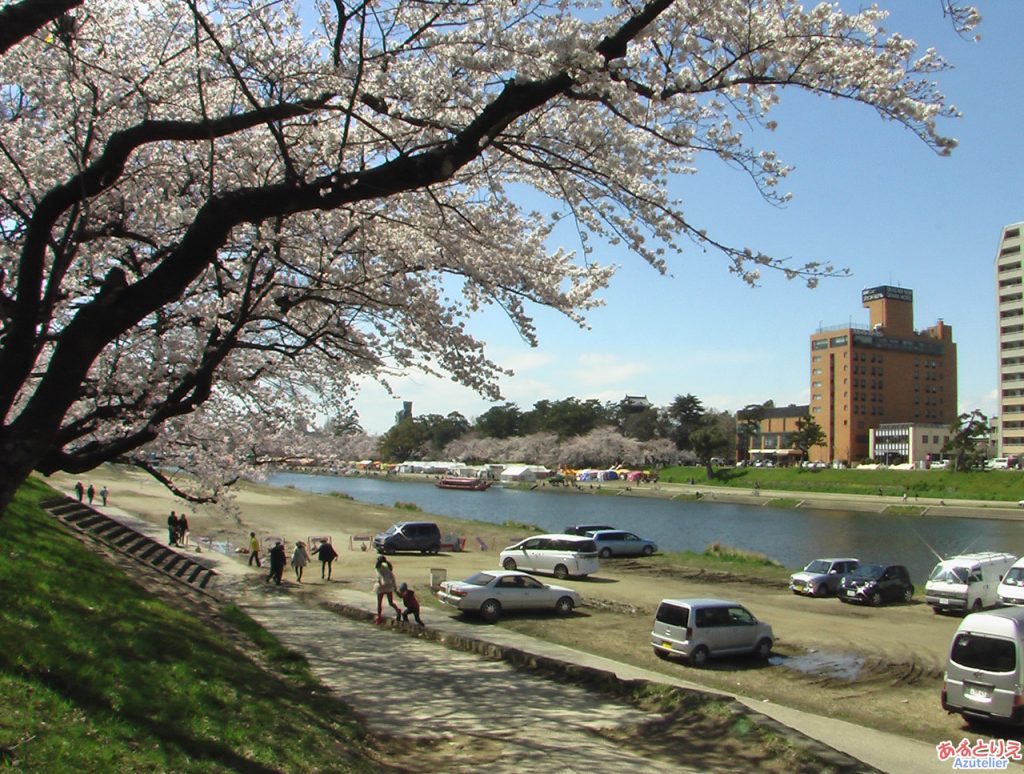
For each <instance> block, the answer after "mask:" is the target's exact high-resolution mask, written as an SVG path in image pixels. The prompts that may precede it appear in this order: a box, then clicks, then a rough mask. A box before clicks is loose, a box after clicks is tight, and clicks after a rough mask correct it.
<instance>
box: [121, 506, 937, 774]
mask: <svg viewBox="0 0 1024 774" xmlns="http://www.w3.org/2000/svg"><path fill="white" fill-rule="evenodd" d="M106 512H107V513H109V514H110V515H112V516H117V517H118V518H120V519H122V520H123V521H125V522H126V523H130V524H131V526H133V527H135V528H136V529H138V530H139V531H142V532H145V533H146V534H152V535H153V536H155V537H157V538H159V537H160V536H161V534H162V532H163V531H162V530H161V529H160V528H159V527H156V526H154V525H152V524H150V523H149V522H146V521H143V520H140V519H137V518H135V517H133V516H131V515H129V514H126V513H124V512H119V511H117V509H113V508H108V509H106ZM203 556H204V560H205V561H206V562H208V563H211V564H214V565H215V567H216V569H217V572H218V573H219V574H220V577H219V578H218V582H217V586H216V589H215V590H216V591H218V592H219V593H221V594H223V595H224V596H226V597H228V598H231V599H232V600H233V601H235V602H236V603H238V604H239V605H240V606H241V607H243V609H245V610H246V612H248V613H249V614H250V615H252V616H253V617H254V618H255V619H256V620H258V621H259V622H260V623H261V624H262V625H263V626H265V627H266V628H267V629H268V630H269V631H271V632H272V633H273V634H274V635H275V636H277V637H278V638H279V639H281V640H282V641H283V642H284V643H286V644H287V645H288V646H289V647H290V648H292V649H294V650H296V651H298V652H301V653H304V654H306V655H307V657H308V658H309V660H310V663H311V665H312V666H313V669H314V671H315V672H316V674H317V675H318V677H319V678H320V679H321V680H323V681H324V683H325V684H327V685H329V686H331V687H332V688H334V689H335V690H338V691H339V692H340V693H341V694H343V695H344V697H345V701H346V702H347V703H349V704H350V705H351V706H352V707H353V708H354V709H355V710H356V711H357V712H358V713H360V714H361V715H362V716H363V717H364V718H365V719H366V721H367V723H368V725H369V727H370V729H371V730H373V731H383V732H385V733H397V732H398V731H399V729H403V730H404V729H408V728H412V729H414V730H416V729H418V730H419V731H420V732H422V734H423V735H460V734H468V735H470V736H476V735H480V736H482V735H483V733H484V732H485V731H486V733H487V735H488V736H491V737H493V736H497V737H499V738H500V739H502V740H504V741H505V742H506V743H507V745H509V746H510V747H506V748H505V749H504V750H503V752H502V753H501V754H500V755H499V754H498V753H496V755H499V758H498V759H496V760H495V762H494V763H495V766H497V767H498V769H500V770H506V767H507V770H511V769H513V768H514V769H515V770H517V771H534V770H536V771H540V770H543V771H545V772H549V771H551V770H552V769H554V770H562V771H569V772H571V771H587V772H604V771H608V772H620V771H623V770H643V771H694V770H703V771H708V770H716V767H715V766H714V764H713V763H712V764H711V765H708V763H709V762H708V761H706V760H704V759H702V762H701V764H698V768H688V767H687V766H685V765H683V764H679V765H676V766H671V767H667V766H666V764H664V763H660V762H654V761H651V760H649V759H646V758H643V757H642V756H641V755H638V754H637V753H636V752H633V751H631V750H629V749H628V747H629V746H626V747H627V749H624V748H623V745H621V744H619V743H616V742H614V741H609V740H608V739H605V738H603V737H602V736H601V735H600V734H598V733H596V730H597V729H598V728H602V729H613V732H614V733H613V736H614V735H621V734H628V732H629V729H630V728H631V727H636V725H637V724H642V723H644V722H649V721H650V720H651V719H652V718H651V716H649V715H646V714H645V713H642V712H639V711H637V710H636V709H634V708H633V707H631V706H627V705H625V704H621V703H618V702H614V701H608V700H604V699H602V698H601V697H599V696H597V695H596V694H594V693H593V692H588V691H586V690H585V689H582V688H580V689H574V688H573V687H571V686H567V685H565V684H563V683H558V684H555V683H552V682H550V681H546V680H543V679H541V678H532V677H530V676H529V675H525V674H523V673H522V672H521V671H516V670H513V669H512V668H511V667H508V666H507V665H505V664H503V663H501V662H496V661H493V660H490V659H484V658H481V657H479V656H475V655H472V654H469V653H463V652H460V651H454V650H451V649H449V648H446V647H443V646H441V645H438V644H437V643H434V642H426V641H422V640H418V639H416V638H413V637H410V636H409V635H408V634H404V633H401V632H396V631H393V630H390V629H389V628H381V627H377V626H374V625H373V624H371V623H369V622H366V623H364V622H362V621H356V620H350V619H346V618H344V617H342V616H337V615H333V614H332V613H330V612H327V611H325V610H323V609H319V608H314V607H313V606H311V605H307V604H306V603H305V602H304V601H303V599H302V598H303V597H305V596H306V595H305V594H302V593H300V592H301V590H300V589H299V588H298V587H297V586H295V585H294V584H287V585H285V586H282V587H280V588H273V589H272V590H271V593H262V591H263V587H262V584H259V583H255V584H254V582H253V577H254V576H255V577H259V576H256V573H258V572H260V573H265V572H266V571H265V570H262V571H258V570H256V569H255V568H249V567H247V566H246V565H245V564H244V563H243V562H242V561H241V560H240V559H238V558H237V557H233V556H225V555H223V554H218V553H210V552H205V553H204V555H203ZM316 582H319V578H317V579H316ZM254 585H255V586H256V587H257V588H258V590H259V591H260V592H261V593H254V590H253V589H254ZM316 599H317V601H333V602H337V603H340V604H344V605H346V606H348V607H350V608H357V609H361V610H365V611H366V612H367V614H369V613H370V612H371V611H375V609H376V600H375V597H373V595H371V594H369V593H366V592H360V591H356V590H353V589H350V588H346V587H345V586H344V585H343V584H336V585H332V586H331V587H330V589H329V590H327V591H326V594H324V595H320V594H318V595H317V596H316ZM431 612H432V617H431V620H430V621H429V625H430V627H431V628H432V629H434V630H435V631H437V630H440V631H442V632H446V633H450V634H452V635H455V636H459V637H464V638H469V639H476V640H481V641H484V642H486V643H492V644H494V645H496V646H500V647H510V648H515V649H518V650H520V651H523V652H526V653H532V654H536V655H538V656H544V657H548V658H553V659H558V660H561V661H565V662H567V663H575V664H580V665H583V666H589V667H593V668H595V669H601V670H606V671H610V672H613V673H614V674H616V675H617V676H619V677H620V678H622V679H644V680H650V681H653V682H661V683H665V684H671V685H677V686H681V687H684V688H691V689H696V690H701V691H705V692H708V689H706V688H704V687H703V686H701V685H699V684H697V683H694V682H690V681H687V680H683V679H673V678H671V677H670V676H667V675H665V674H662V673H660V672H653V671H649V670H646V669H641V668H639V667H634V666H631V665H629V664H625V663H622V662H618V661H613V660H610V659H606V658H602V657H600V656H595V655H592V654H589V653H585V652H583V651H579V650H574V649H571V648H568V647H565V646H561V645H557V644H554V643H549V642H546V641H542V640H537V639H534V638H531V637H527V636H525V635H522V634H519V633H516V632H512V631H509V630H507V629H503V628H501V627H485V626H479V625H473V624H470V623H465V622H463V621H460V620H458V619H457V618H454V617H450V616H443V617H441V616H440V615H439V612H434V611H431ZM681 671H685V670H681ZM470 672H472V675H473V677H472V679H466V675H467V674H469V673H470ZM402 675H406V676H408V677H407V679H403V678H402ZM735 698H737V699H738V700H739V701H740V702H742V703H743V704H744V705H746V706H747V707H749V708H750V709H752V710H754V711H756V712H759V713H761V714H763V715H766V716H768V717H770V718H773V719H775V720H777V721H779V722H781V723H782V724H784V725H786V726H788V727H789V728H792V729H795V730H797V731H799V732H800V733H802V734H804V735H806V736H808V737H810V738H812V739H815V740H818V741H820V742H822V743H823V744H825V745H827V746H828V747H831V748H833V749H835V750H839V751H842V752H844V753H846V754H848V755H851V756H853V757H854V758H856V759H858V760H860V761H862V762H864V763H865V764H867V765H866V769H867V768H870V767H874V768H876V769H879V770H882V771H887V772H897V773H898V774H904V772H908V771H914V772H915V773H921V774H928V773H930V772H936V773H938V772H949V771H950V770H951V767H950V764H949V763H948V762H947V763H939V761H938V760H937V757H936V753H935V748H934V747H933V746H932V745H929V744H925V743H923V742H918V741H915V740H910V739H906V738H904V737H901V736H896V735H893V734H888V733H884V732H881V731H875V730H873V729H869V728H865V727H862V726H857V725H854V724H852V723H847V722H845V721H840V720H835V719H832V718H827V717H820V716H818V715H814V714H811V713H807V712H802V711H799V710H795V709H791V708H788V707H783V706H779V705H775V704H771V703H767V702H763V701H759V700H756V699H751V698H746V697H739V696H737V697H735ZM570 737H571V739H570ZM954 741H957V740H954ZM509 750H512V751H514V758H509V759H505V758H504V757H501V756H504V755H510V754H511V753H510V752H509ZM477 763H479V762H477ZM723 763H724V761H723Z"/></svg>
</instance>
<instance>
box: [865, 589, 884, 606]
mask: <svg viewBox="0 0 1024 774" xmlns="http://www.w3.org/2000/svg"><path fill="white" fill-rule="evenodd" d="M868 603H869V604H870V605H871V606H872V607H878V606H879V605H881V604H882V592H880V591H876V592H875V593H874V594H872V595H871V596H870V597H868Z"/></svg>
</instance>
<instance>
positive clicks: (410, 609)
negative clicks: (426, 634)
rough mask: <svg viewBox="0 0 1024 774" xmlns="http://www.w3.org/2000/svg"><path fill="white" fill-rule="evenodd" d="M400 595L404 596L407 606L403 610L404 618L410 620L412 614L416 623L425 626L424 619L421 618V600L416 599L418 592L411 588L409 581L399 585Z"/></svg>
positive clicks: (403, 602)
mask: <svg viewBox="0 0 1024 774" xmlns="http://www.w3.org/2000/svg"><path fill="white" fill-rule="evenodd" d="M398 596H400V597H401V598H402V604H403V605H404V606H405V610H403V611H402V620H403V621H406V622H408V620H409V616H410V615H411V616H412V617H413V618H415V619H416V623H418V624H419V625H420V626H423V621H421V620H420V601H419V600H418V599H416V592H415V591H413V590H412V589H411V588H409V584H408V583H403V584H401V585H400V586H399V587H398Z"/></svg>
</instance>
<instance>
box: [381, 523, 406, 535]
mask: <svg viewBox="0 0 1024 774" xmlns="http://www.w3.org/2000/svg"><path fill="white" fill-rule="evenodd" d="M401 531H402V530H401V528H400V527H399V526H398V525H397V524H392V525H391V526H390V527H388V528H387V529H386V530H385V531H384V534H385V535H397V534H398V533H400V532H401Z"/></svg>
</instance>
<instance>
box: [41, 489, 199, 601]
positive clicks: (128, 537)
mask: <svg viewBox="0 0 1024 774" xmlns="http://www.w3.org/2000/svg"><path fill="white" fill-rule="evenodd" d="M40 505H41V506H42V507H43V508H44V509H45V510H46V511H48V512H49V513H50V514H52V515H53V516H55V517H56V518H57V519H59V520H60V521H62V522H63V523H64V524H66V525H67V526H68V527H70V528H72V529H75V530H77V531H79V532H82V533H84V534H87V535H91V536H92V537H94V538H96V539H97V540H99V541H100V542H102V543H105V544H106V545H108V546H110V547H111V548H113V549H114V550H116V551H119V552H120V553H122V554H126V555H128V556H131V557H132V558H134V559H137V560H138V561H140V562H144V563H145V564H147V565H149V566H150V567H153V568H155V569H157V570H159V571H160V572H162V573H164V574H165V575H168V576H170V577H171V578H174V579H176V580H178V581H180V582H181V583H187V584H188V585H190V586H192V587H193V588H197V589H201V590H203V591H208V590H209V589H210V587H211V585H212V584H213V582H214V579H215V578H216V577H217V573H216V571H215V570H214V569H213V568H212V567H209V566H207V565H206V564H204V563H203V562H202V561H200V560H199V559H196V558H195V557H193V556H191V555H189V554H184V553H181V552H179V551H176V550H174V548H173V547H171V546H166V545H164V544H163V543H160V542H158V541H156V540H154V539H153V538H151V537H149V536H148V535H144V534H142V533H141V532H138V531H137V530H135V529H132V528H131V527H129V526H127V525H125V524H122V523H121V522H119V521H117V519H114V518H111V517H110V516H107V515H106V514H104V513H100V512H99V511H97V510H96V509H94V508H93V507H92V506H90V505H87V504H85V503H80V502H78V501H77V500H74V499H72V498H70V497H57V498H53V499H50V500H44V501H42V502H41V503H40Z"/></svg>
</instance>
